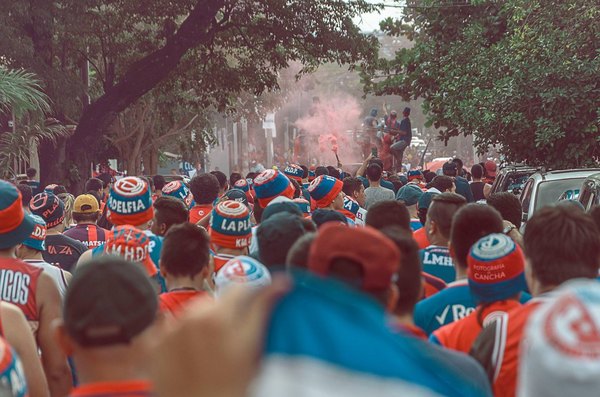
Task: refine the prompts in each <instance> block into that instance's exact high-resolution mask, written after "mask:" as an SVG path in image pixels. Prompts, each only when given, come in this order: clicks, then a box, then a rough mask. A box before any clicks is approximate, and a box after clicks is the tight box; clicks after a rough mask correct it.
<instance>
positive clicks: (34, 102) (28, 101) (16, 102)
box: [0, 66, 50, 117]
mask: <svg viewBox="0 0 600 397" xmlns="http://www.w3.org/2000/svg"><path fill="white" fill-rule="evenodd" d="M11 109H12V111H13V112H14V113H15V116H16V117H20V116H22V115H23V114H24V113H26V112H39V113H48V112H49V111H50V99H49V98H48V96H47V95H46V94H45V93H44V92H43V91H42V87H41V86H40V83H39V80H38V79H37V78H36V76H35V75H34V74H33V73H29V72H26V71H25V70H23V69H20V70H15V69H8V68H6V67H4V66H0V110H1V111H10V110H11Z"/></svg>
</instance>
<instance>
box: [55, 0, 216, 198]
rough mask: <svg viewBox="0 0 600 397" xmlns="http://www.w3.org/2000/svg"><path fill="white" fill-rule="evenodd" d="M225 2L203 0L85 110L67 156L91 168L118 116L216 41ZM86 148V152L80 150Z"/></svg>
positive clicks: (78, 163) (77, 189)
mask: <svg viewBox="0 0 600 397" xmlns="http://www.w3.org/2000/svg"><path fill="white" fill-rule="evenodd" d="M224 3H225V2H224V0H199V1H198V2H197V3H196V5H195V6H194V9H193V10H192V11H191V13H190V14H189V15H188V17H187V18H186V19H185V20H184V21H183V23H182V24H181V26H180V28H179V29H178V30H177V33H175V34H174V35H173V36H172V38H171V39H170V40H167V43H166V44H165V45H164V46H163V47H162V48H160V49H158V50H156V51H155V52H153V53H151V54H149V55H147V56H146V57H144V58H142V59H140V60H139V61H137V62H135V63H134V64H132V65H131V66H130V67H129V68H128V69H127V71H126V72H125V73H124V74H123V76H122V77H121V78H120V80H119V82H118V83H117V84H115V85H114V86H113V87H111V88H110V89H109V90H107V91H106V92H105V94H104V95H102V96H101V97H100V98H98V99H97V100H95V101H94V102H93V103H92V104H91V105H90V106H88V107H87V108H86V109H85V110H84V112H83V115H82V116H81V119H80V120H79V124H78V125H77V129H76V130H75V134H74V135H73V136H72V137H71V139H69V142H68V146H67V156H68V158H69V160H70V161H71V162H73V163H74V164H75V165H76V166H77V167H78V168H79V169H80V170H81V169H82V168H85V167H89V164H88V165H86V162H87V160H89V158H93V157H94V150H95V148H96V147H97V143H98V142H99V141H100V139H102V137H103V136H104V135H105V134H106V130H107V128H108V126H109V124H110V123H111V122H112V121H113V120H114V119H115V117H116V116H117V115H118V114H119V113H120V112H122V111H123V110H125V109H126V108H127V107H129V106H130V105H131V104H132V103H134V102H135V101H136V100H138V99H139V98H140V97H141V96H142V95H144V94H145V93H147V92H148V91H150V90H151V89H152V88H154V87H155V86H156V85H157V84H158V83H160V82H161V81H162V80H164V79H165V78H167V77H168V75H169V74H170V73H171V72H172V71H173V70H174V69H175V68H176V67H177V65H178V64H179V61H180V60H181V58H182V57H183V56H184V55H185V53H186V52H187V51H188V50H189V49H190V48H193V47H196V46H199V45H201V44H208V43H209V42H210V41H211V40H212V37H213V35H214V33H215V30H216V29H217V26H216V25H215V17H216V16H217V12H218V11H219V9H221V7H222V6H223V5H224ZM83 151H85V154H81V153H79V152H83ZM84 160H86V161H85V162H84ZM84 182H85V181H83V182H81V181H80V182H79V183H76V184H74V186H72V188H73V189H74V191H75V192H76V193H79V192H81V188H82V186H83V183H84Z"/></svg>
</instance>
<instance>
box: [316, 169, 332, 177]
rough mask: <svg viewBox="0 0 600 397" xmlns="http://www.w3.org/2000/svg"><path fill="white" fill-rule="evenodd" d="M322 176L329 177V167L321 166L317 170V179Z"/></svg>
mask: <svg viewBox="0 0 600 397" xmlns="http://www.w3.org/2000/svg"><path fill="white" fill-rule="evenodd" d="M320 175H329V170H328V169H327V167H323V166H319V167H317V168H316V169H315V177H317V176H320Z"/></svg>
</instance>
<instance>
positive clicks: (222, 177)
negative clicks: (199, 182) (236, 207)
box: [210, 171, 227, 189]
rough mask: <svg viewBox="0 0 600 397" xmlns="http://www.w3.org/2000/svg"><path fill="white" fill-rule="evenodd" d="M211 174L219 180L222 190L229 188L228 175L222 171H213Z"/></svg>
mask: <svg viewBox="0 0 600 397" xmlns="http://www.w3.org/2000/svg"><path fill="white" fill-rule="evenodd" d="M210 173H211V174H213V175H214V176H216V177H217V180H218V181H219V186H220V187H221V189H226V188H227V175H225V174H224V173H223V172H221V171H211V172H210Z"/></svg>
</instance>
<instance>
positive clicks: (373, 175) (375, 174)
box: [367, 164, 383, 182]
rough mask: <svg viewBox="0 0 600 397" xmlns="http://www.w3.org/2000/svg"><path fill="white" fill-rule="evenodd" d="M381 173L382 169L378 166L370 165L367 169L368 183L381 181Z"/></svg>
mask: <svg viewBox="0 0 600 397" xmlns="http://www.w3.org/2000/svg"><path fill="white" fill-rule="evenodd" d="M382 173H383V169H382V168H381V167H380V166H379V164H370V165H369V166H368V167H367V179H368V180H369V181H373V182H377V181H379V180H380V179H381V174H382Z"/></svg>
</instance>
